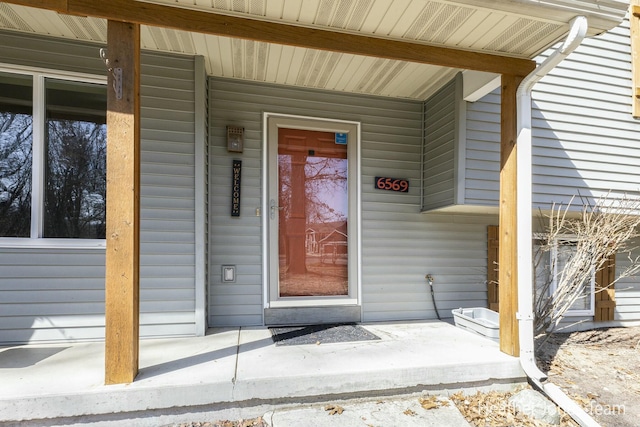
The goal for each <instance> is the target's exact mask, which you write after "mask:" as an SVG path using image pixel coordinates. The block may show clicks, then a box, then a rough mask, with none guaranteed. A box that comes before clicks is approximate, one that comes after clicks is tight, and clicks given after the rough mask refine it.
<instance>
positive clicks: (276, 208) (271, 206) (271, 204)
mask: <svg viewBox="0 0 640 427" xmlns="http://www.w3.org/2000/svg"><path fill="white" fill-rule="evenodd" d="M282 209H284V206H278V205H276V201H275V200H273V199H271V201H269V211H270V213H269V216H270V217H271V219H276V212H277V211H281V210H282Z"/></svg>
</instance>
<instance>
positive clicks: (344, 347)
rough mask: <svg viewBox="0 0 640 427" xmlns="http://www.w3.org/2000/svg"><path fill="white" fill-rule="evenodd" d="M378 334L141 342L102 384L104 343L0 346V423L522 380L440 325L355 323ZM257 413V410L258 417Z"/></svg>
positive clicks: (507, 362) (487, 351) (490, 350)
mask: <svg viewBox="0 0 640 427" xmlns="http://www.w3.org/2000/svg"><path fill="white" fill-rule="evenodd" d="M362 326H364V327H365V328H366V329H367V330H369V331H370V332H372V333H374V334H376V335H377V336H378V337H380V338H381V339H380V340H377V341H363V342H350V343H339V344H321V345H301V346H278V347H276V346H275V345H274V344H273V341H272V338H271V334H270V332H269V330H268V329H266V328H232V329H213V330H211V331H210V333H209V334H208V335H207V336H205V337H194V338H174V339H152V340H142V341H141V343H140V364H139V366H140V371H139V374H138V376H137V378H136V380H135V382H134V383H132V384H127V385H110V386H105V385H104V344H103V343H99V342H93V343H77V344H55V345H54V344H49V345H44V344H43V345H26V346H14V347H0V378H1V381H0V422H2V421H20V420H37V419H47V418H63V417H76V416H83V415H95V414H110V413H123V412H136V411H148V410H155V409H165V408H175V407H195V406H206V405H224V406H225V407H233V406H241V407H244V408H246V407H251V406H256V407H257V406H260V405H262V406H264V405H265V404H267V405H269V404H274V405H275V404H283V403H297V402H303V401H314V400H315V401H321V400H322V399H325V398H326V399H331V398H338V397H364V396H372V395H392V394H394V393H411V392H418V391H423V390H431V391H433V392H442V391H447V390H451V391H454V390H460V389H475V388H484V387H498V388H504V387H505V386H509V385H511V384H518V383H523V382H524V381H525V376H524V373H523V372H522V370H521V368H520V364H519V361H518V359H516V358H513V357H510V356H507V355H506V354H504V353H501V352H500V351H499V349H498V345H497V344H496V343H494V342H492V341H490V340H488V339H486V338H483V337H480V336H477V335H475V334H473V333H471V332H468V331H465V330H462V329H459V328H456V327H455V326H453V325H451V324H448V323H446V322H440V321H419V322H402V323H370V324H363V325H362ZM258 415H260V414H258Z"/></svg>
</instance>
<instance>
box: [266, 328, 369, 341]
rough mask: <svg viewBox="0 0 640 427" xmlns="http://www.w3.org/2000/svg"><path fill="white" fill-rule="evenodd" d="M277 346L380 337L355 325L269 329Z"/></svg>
mask: <svg viewBox="0 0 640 427" xmlns="http://www.w3.org/2000/svg"><path fill="white" fill-rule="evenodd" d="M269 330H270V331H271V337H272V338H273V342H274V343H275V344H276V345H277V346H280V345H304V344H330V343H338V342H353V341H373V340H379V339H380V337H378V336H376V335H374V334H372V333H371V332H369V331H367V330H366V329H364V328H363V327H361V326H358V325H355V324H350V323H349V324H339V325H336V324H332V325H310V326H295V327H282V328H269Z"/></svg>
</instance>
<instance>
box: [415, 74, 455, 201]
mask: <svg viewBox="0 0 640 427" xmlns="http://www.w3.org/2000/svg"><path fill="white" fill-rule="evenodd" d="M455 89H456V80H455V79H454V80H451V81H450V82H449V83H447V84H446V85H445V86H444V87H443V88H442V89H440V90H439V91H438V92H436V93H435V94H434V95H433V96H432V97H431V98H429V99H428V100H427V101H426V102H425V109H424V111H425V114H424V117H425V118H424V120H425V142H424V152H423V154H422V156H423V160H422V161H423V163H424V168H423V180H422V182H423V197H424V200H423V202H422V210H425V211H426V210H430V209H436V208H441V207H445V206H451V205H453V204H454V203H455V194H456V191H455V185H456V180H455V178H456V177H455V161H456V158H457V156H456V153H455V150H456V148H457V147H456V127H457V126H458V123H457V120H456V119H457V117H456V105H457V103H456V90H455Z"/></svg>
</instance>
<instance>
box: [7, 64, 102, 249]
mask: <svg viewBox="0 0 640 427" xmlns="http://www.w3.org/2000/svg"><path fill="white" fill-rule="evenodd" d="M0 72H3V73H11V74H21V75H27V76H31V78H32V82H33V95H32V101H33V111H32V116H33V125H32V126H33V132H32V140H33V141H32V144H33V158H32V162H33V164H32V176H31V233H30V237H1V236H0V248H6V247H13V248H21V247H25V248H67V249H91V248H95V249H104V248H105V247H106V240H105V239H80V238H45V237H43V229H44V187H45V182H44V166H45V165H44V159H45V155H44V149H45V141H44V135H45V120H44V119H45V116H46V112H45V107H46V106H45V89H44V82H45V79H57V80H65V81H70V82H79V83H95V84H102V85H106V84H107V78H106V76H98V75H93V74H85V73H75V72H70V71H69V72H67V71H58V70H49V69H44V68H37V67H23V66H18V65H12V64H0Z"/></svg>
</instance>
